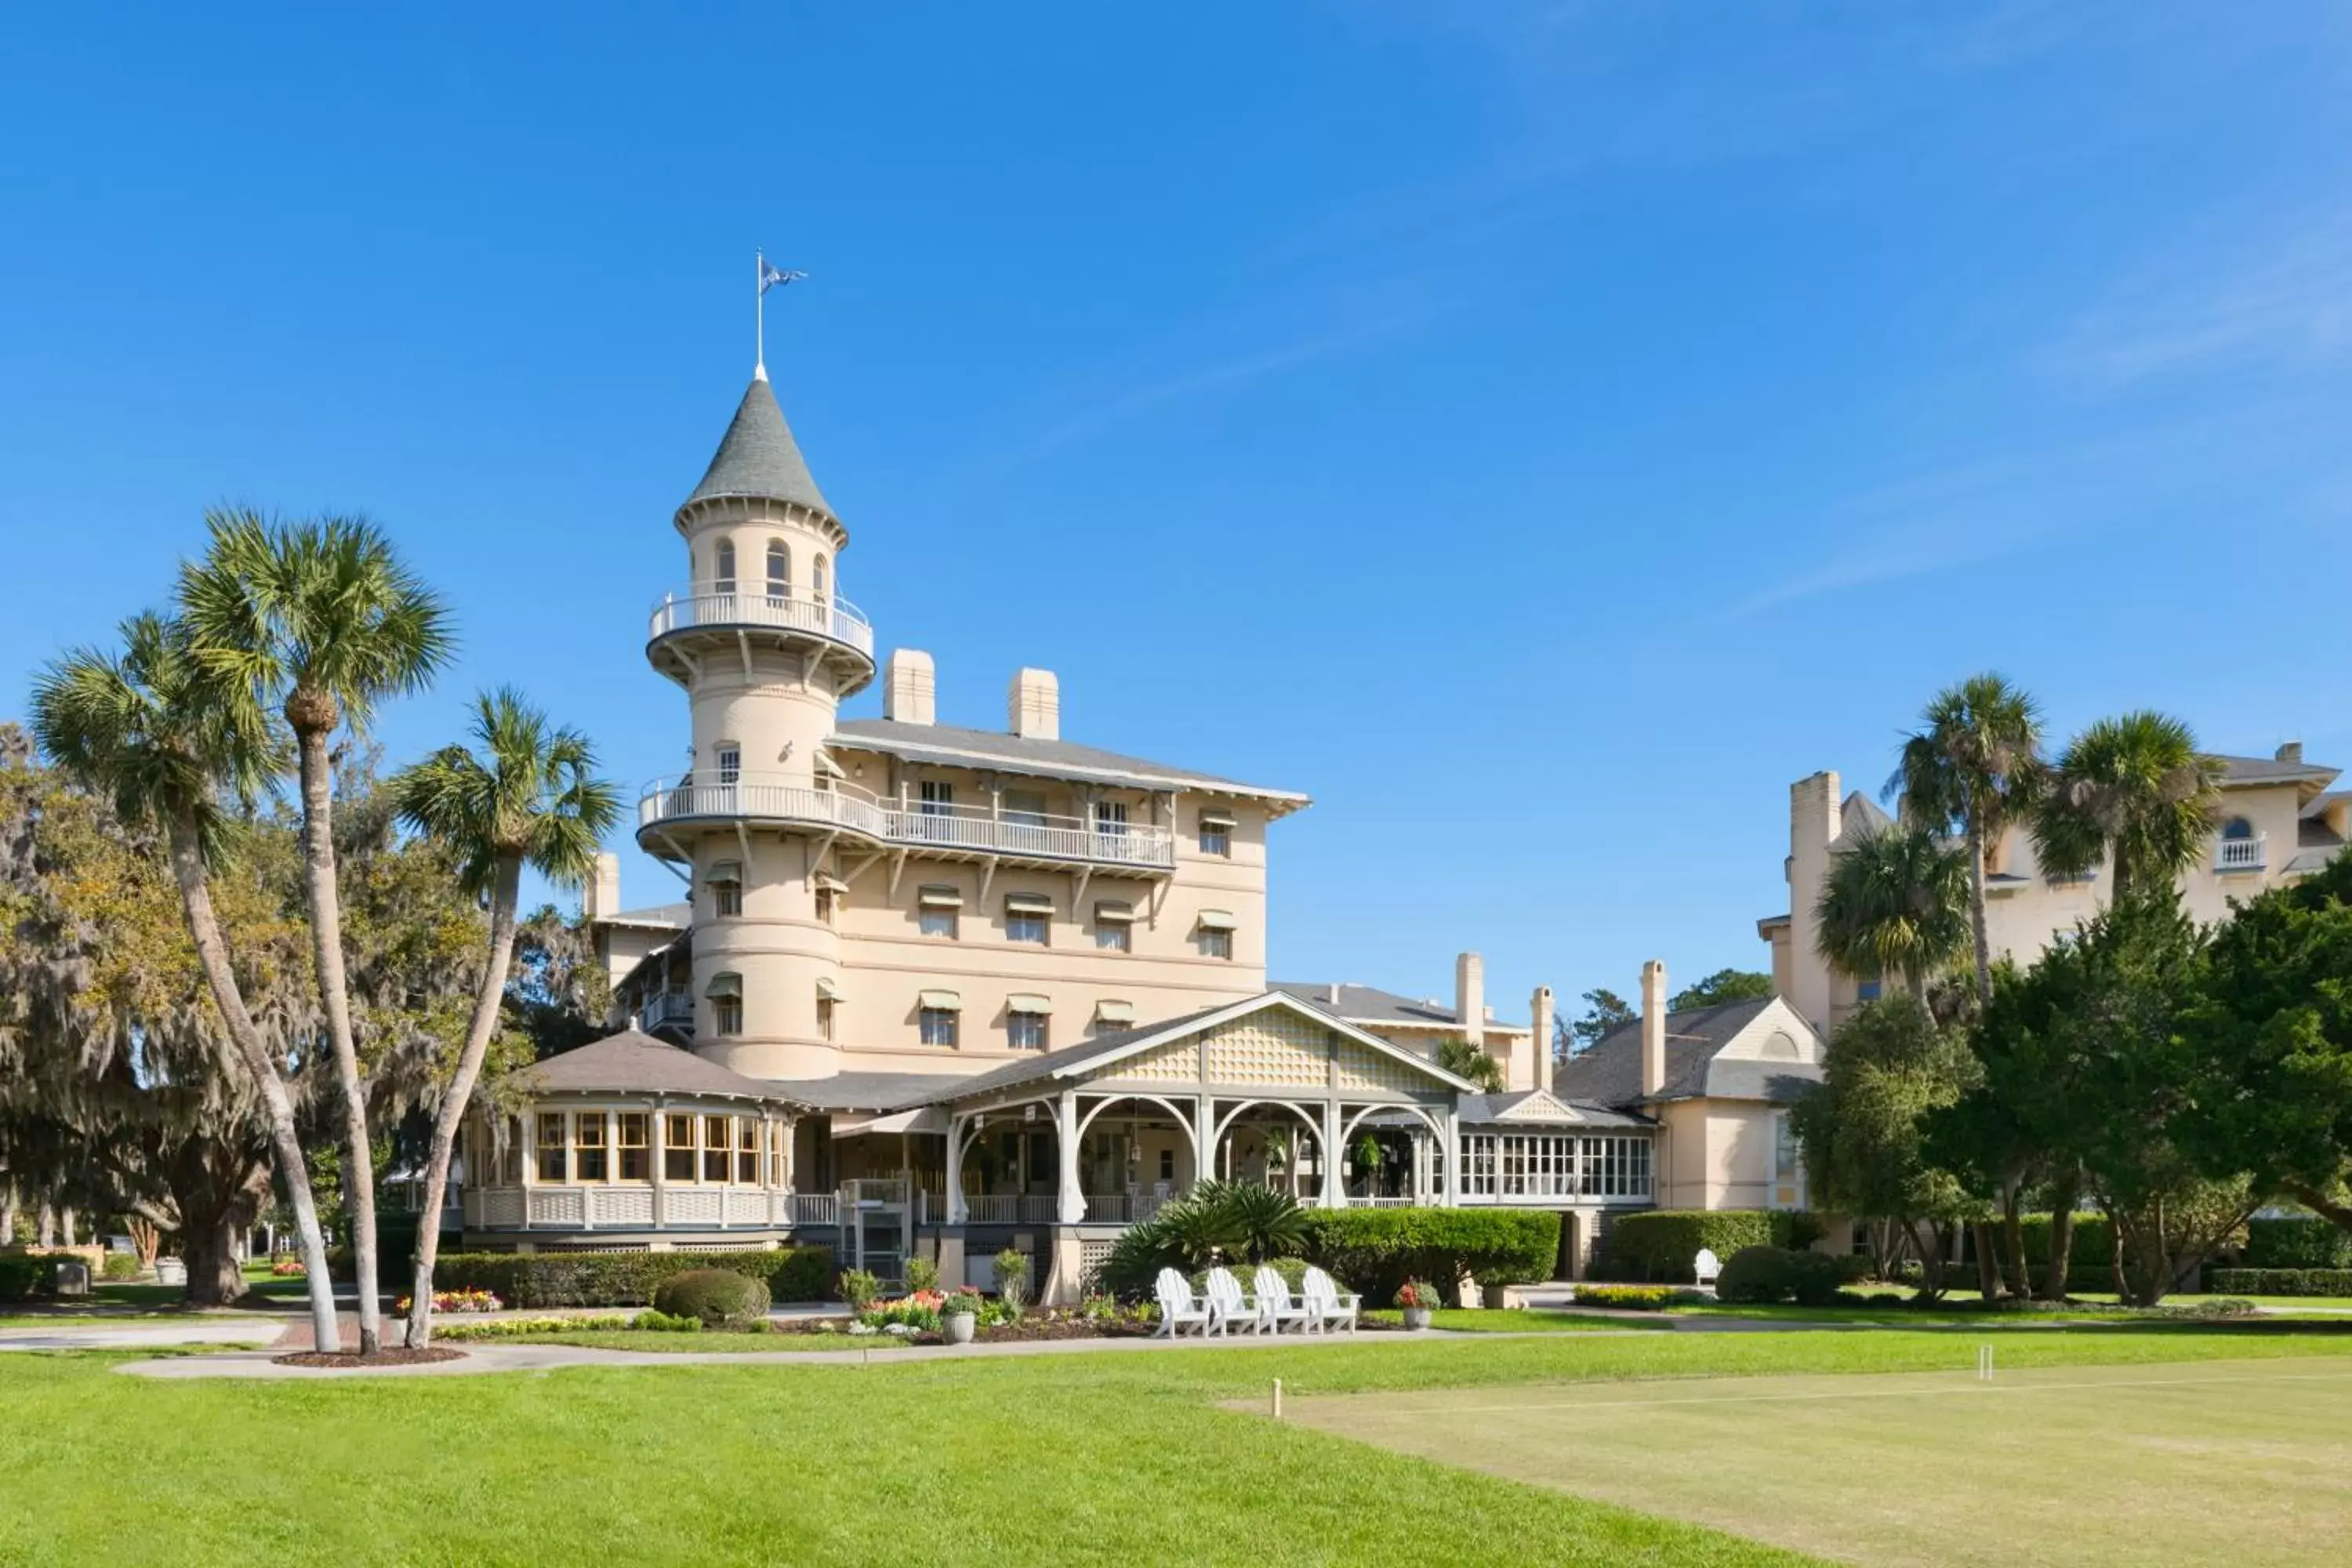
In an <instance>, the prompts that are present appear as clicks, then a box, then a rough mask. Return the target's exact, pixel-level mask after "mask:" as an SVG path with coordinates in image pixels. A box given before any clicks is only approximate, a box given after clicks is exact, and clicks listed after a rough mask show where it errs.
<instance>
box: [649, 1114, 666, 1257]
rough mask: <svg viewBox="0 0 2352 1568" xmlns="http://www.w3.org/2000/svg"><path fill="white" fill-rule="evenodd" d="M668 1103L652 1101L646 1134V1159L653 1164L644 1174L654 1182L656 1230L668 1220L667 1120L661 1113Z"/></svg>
mask: <svg viewBox="0 0 2352 1568" xmlns="http://www.w3.org/2000/svg"><path fill="white" fill-rule="evenodd" d="M668 1103H669V1101H667V1100H660V1099H656V1100H655V1101H654V1124H653V1126H652V1127H650V1128H649V1129H647V1130H646V1158H647V1159H649V1160H651V1161H652V1162H653V1168H652V1169H651V1170H650V1171H648V1172H647V1174H648V1175H650V1176H652V1177H653V1182H654V1225H655V1226H656V1228H659V1227H660V1226H662V1225H664V1224H665V1223H667V1220H668V1218H669V1191H668V1177H667V1169H668V1166H669V1154H668V1152H667V1149H666V1147H665V1146H664V1143H663V1140H664V1139H666V1138H667V1137H668V1136H669V1118H668V1117H667V1116H666V1115H664V1114H663V1113H662V1108H663V1107H664V1106H666V1105H667V1104H668Z"/></svg>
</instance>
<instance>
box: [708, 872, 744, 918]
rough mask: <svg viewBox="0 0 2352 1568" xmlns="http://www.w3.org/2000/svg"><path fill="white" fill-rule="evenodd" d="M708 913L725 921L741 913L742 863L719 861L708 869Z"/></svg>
mask: <svg viewBox="0 0 2352 1568" xmlns="http://www.w3.org/2000/svg"><path fill="white" fill-rule="evenodd" d="M709 883H710V912H711V914H712V915H714V916H716V917H718V918H719V919H721V920H725V919H729V918H730V917H732V916H735V915H740V914H741V913H742V912H743V863H742V862H741V861H740V860H720V861H718V862H716V863H714V864H713V865H712V866H711V868H710V876H709Z"/></svg>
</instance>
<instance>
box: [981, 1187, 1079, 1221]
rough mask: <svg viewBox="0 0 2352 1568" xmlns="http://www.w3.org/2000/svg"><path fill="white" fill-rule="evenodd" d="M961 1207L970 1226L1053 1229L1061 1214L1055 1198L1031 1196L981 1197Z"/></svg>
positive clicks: (1003, 1195)
mask: <svg viewBox="0 0 2352 1568" xmlns="http://www.w3.org/2000/svg"><path fill="white" fill-rule="evenodd" d="M1087 1201H1088V1203H1089V1204H1091V1203H1092V1202H1093V1200H1092V1199H1088V1200H1087ZM963 1204H964V1218H965V1221H966V1223H968V1224H971V1225H1052V1224H1053V1223H1054V1222H1055V1219H1056V1218H1057V1217H1058V1215H1059V1213H1060V1200H1059V1199H1058V1198H1054V1197H1050V1196H1041V1195H1039V1194H1034V1193H1030V1194H1016V1193H991V1194H982V1195H981V1196H979V1197H970V1198H966V1199H964V1201H963Z"/></svg>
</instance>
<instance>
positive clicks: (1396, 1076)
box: [1339, 1040, 1429, 1089]
mask: <svg viewBox="0 0 2352 1568" xmlns="http://www.w3.org/2000/svg"><path fill="white" fill-rule="evenodd" d="M1428 1081H1429V1080H1428V1079H1427V1078H1425V1077H1424V1076H1423V1075H1422V1074H1420V1073H1418V1072H1415V1071H1414V1070H1413V1069H1412V1068H1410V1067H1407V1066H1406V1065H1405V1064H1404V1063H1402V1062H1401V1061H1399V1060H1397V1059H1396V1058H1394V1057H1389V1056H1382V1055H1381V1053H1380V1052H1378V1051H1374V1050H1369V1049H1367V1048H1365V1047H1362V1046H1360V1045H1358V1044H1356V1042H1355V1041H1353V1040H1342V1041H1340V1042H1339V1087H1340V1088H1341V1089H1419V1088H1422V1087H1423V1086H1424V1085H1425V1084H1427V1083H1428Z"/></svg>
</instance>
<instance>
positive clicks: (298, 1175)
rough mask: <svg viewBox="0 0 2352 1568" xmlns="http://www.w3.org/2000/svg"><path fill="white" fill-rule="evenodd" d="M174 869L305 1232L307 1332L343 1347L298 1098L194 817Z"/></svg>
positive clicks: (200, 955)
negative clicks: (255, 1005) (233, 938)
mask: <svg viewBox="0 0 2352 1568" xmlns="http://www.w3.org/2000/svg"><path fill="white" fill-rule="evenodd" d="M170 841H171V854H172V876H173V879H174V880H176V881H177V882H178V883H179V885H180V912H181V913H182V914H183V915H184V916H185V917H186V919H187V922H188V940H189V941H190V942H193V943H194V944H195V949H196V962H197V963H199V964H200V965H202V966H203V969H204V972H205V984H206V985H208V986H209V987H210V988H211V990H212V994H213V1005H215V1007H218V1008H219V1009H220V1015H221V1021H222V1023H223V1024H225V1025H226V1026H227V1028H228V1037H229V1040H230V1042H231V1044H232V1045H234V1046H235V1047H236V1054H237V1055H238V1056H239V1057H240V1058H243V1059H244V1062H245V1068H246V1070H247V1072H248V1073H250V1074H251V1075H252V1076H253V1083H254V1088H255V1089H256V1090H257V1092H258V1093H259V1094H260V1096H261V1106H262V1110H263V1113H264V1115H265V1116H266V1117H267V1118H268V1122H269V1150H270V1153H271V1155H272V1156H273V1157H274V1158H275V1159H276V1161H277V1163H278V1179H279V1180H280V1181H282V1182H284V1183H285V1184H286V1200H287V1202H288V1203H289V1205H292V1207H293V1210H294V1231H295V1235H296V1236H297V1237H299V1238H300V1241H301V1247H302V1267H303V1268H304V1270H305V1271H306V1272H307V1273H308V1274H309V1277H310V1333H311V1338H312V1343H313V1344H314V1345H315V1346H316V1347H317V1348H318V1349H320V1350H321V1351H333V1350H338V1349H340V1348H341V1345H342V1332H341V1330H340V1329H338V1328H337V1327H336V1326H335V1282H334V1280H333V1279H332V1278H331V1277H330V1276H329V1274H328V1272H327V1240H326V1237H325V1236H324V1235H322V1234H321V1233H320V1229H319V1206H318V1205H317V1204H316V1203H315V1202H314V1201H313V1200H312V1199H311V1196H310V1165H309V1163H308V1162H306V1161H305V1160H304V1159H303V1158H302V1140H301V1139H300V1137H299V1136H298V1135H297V1134H296V1132H295V1131H294V1100H293V1098H292V1097H291V1096H290V1095H289V1094H288V1093H287V1092H286V1080H285V1079H282V1078H280V1077H278V1066H277V1064H276V1063H275V1062H273V1061H271V1060H270V1059H269V1050H268V1047H266V1046H264V1045H263V1044H262V1043H261V1031H260V1030H259V1029H257V1028H256V1027H254V1024H253V1015H252V1014H251V1013H248V1012H247V1011H246V1006H245V994H244V993H242V992H241V991H239V990H238V989H237V984H236V970H235V969H234V968H232V967H231V966H230V963H229V957H228V947H227V944H226V943H225V942H223V941H222V940H221V931H220V917H219V916H218V915H216V914H215V912H214V910H213V890H212V884H211V883H210V882H209V881H208V880H207V879H205V862H204V853H203V851H202V850H201V849H200V848H199V847H197V843H196V827H195V822H194V818H193V817H192V816H182V817H180V818H179V819H178V820H177V821H174V822H173V824H172V830H171V833H170Z"/></svg>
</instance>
